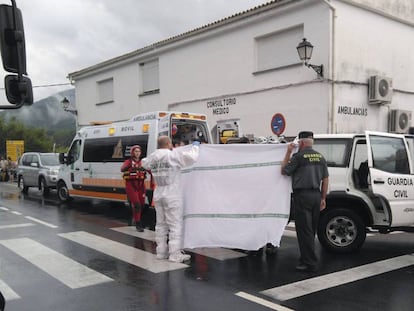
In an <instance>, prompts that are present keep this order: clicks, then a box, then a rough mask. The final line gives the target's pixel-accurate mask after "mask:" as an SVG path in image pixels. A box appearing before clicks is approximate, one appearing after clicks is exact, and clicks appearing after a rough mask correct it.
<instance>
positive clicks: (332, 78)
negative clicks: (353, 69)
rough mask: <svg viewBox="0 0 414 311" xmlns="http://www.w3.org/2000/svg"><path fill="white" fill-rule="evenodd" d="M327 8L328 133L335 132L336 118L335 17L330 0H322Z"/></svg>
mask: <svg viewBox="0 0 414 311" xmlns="http://www.w3.org/2000/svg"><path fill="white" fill-rule="evenodd" d="M322 2H324V3H325V4H326V5H327V6H328V7H329V9H330V10H331V11H332V14H331V53H330V55H331V57H330V63H331V66H330V77H329V78H328V79H329V80H330V81H331V109H330V110H331V111H330V113H331V115H330V118H329V119H330V122H329V125H328V133H330V134H332V133H336V132H337V129H336V118H335V115H336V113H335V77H336V72H335V19H336V8H335V7H334V6H333V5H332V3H331V1H330V0H322Z"/></svg>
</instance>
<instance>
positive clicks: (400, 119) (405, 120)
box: [389, 109, 411, 134]
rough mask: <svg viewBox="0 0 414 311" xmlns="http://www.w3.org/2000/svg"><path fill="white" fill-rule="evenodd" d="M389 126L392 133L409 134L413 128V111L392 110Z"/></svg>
mask: <svg viewBox="0 0 414 311" xmlns="http://www.w3.org/2000/svg"><path fill="white" fill-rule="evenodd" d="M389 125H390V132H391V133H401V134H404V133H408V130H409V128H410V127H411V111H409V110H400V109H396V110H391V112H390V120H389Z"/></svg>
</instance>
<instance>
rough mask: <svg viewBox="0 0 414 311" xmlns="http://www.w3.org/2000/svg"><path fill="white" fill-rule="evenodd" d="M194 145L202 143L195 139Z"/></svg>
mask: <svg viewBox="0 0 414 311" xmlns="http://www.w3.org/2000/svg"><path fill="white" fill-rule="evenodd" d="M192 145H193V146H199V145H200V142H199V141H198V140H195V141H193V143H192Z"/></svg>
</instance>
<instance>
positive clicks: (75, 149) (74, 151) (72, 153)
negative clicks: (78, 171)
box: [66, 139, 82, 164]
mask: <svg viewBox="0 0 414 311" xmlns="http://www.w3.org/2000/svg"><path fill="white" fill-rule="evenodd" d="M81 144H82V141H81V140H80V139H79V140H75V141H74V142H73V143H72V146H71V147H70V150H69V152H68V156H67V161H66V163H67V164H72V163H74V162H76V161H77V160H78V159H79V155H80V149H81Z"/></svg>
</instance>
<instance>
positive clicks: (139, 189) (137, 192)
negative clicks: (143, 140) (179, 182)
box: [121, 145, 153, 232]
mask: <svg viewBox="0 0 414 311" xmlns="http://www.w3.org/2000/svg"><path fill="white" fill-rule="evenodd" d="M121 172H122V173H123V177H124V179H125V188H126V193H127V197H128V201H129V202H130V204H131V210H132V222H133V223H135V227H136V229H137V231H139V232H142V231H144V227H143V225H142V222H141V217H142V210H143V208H144V205H145V178H146V176H147V173H149V174H151V172H150V171H148V170H146V169H144V168H143V167H142V166H141V147H140V146H139V145H135V146H132V147H131V158H130V159H127V160H125V162H124V163H123V164H122V166H121ZM151 188H153V183H152V174H151Z"/></svg>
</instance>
